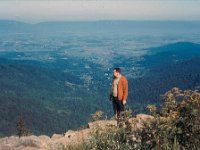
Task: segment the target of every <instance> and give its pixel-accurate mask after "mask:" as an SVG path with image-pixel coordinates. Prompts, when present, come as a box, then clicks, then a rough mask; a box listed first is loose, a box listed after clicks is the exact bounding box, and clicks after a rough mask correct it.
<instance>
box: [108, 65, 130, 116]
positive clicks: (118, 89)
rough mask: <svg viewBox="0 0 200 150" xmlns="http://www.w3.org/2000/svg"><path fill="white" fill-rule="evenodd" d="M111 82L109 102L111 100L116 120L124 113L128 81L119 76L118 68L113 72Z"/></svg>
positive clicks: (119, 70)
mask: <svg viewBox="0 0 200 150" xmlns="http://www.w3.org/2000/svg"><path fill="white" fill-rule="evenodd" d="M113 75H114V78H113V81H112V88H111V94H110V100H113V109H114V113H115V115H116V117H117V118H119V117H120V114H121V113H122V112H123V111H124V106H125V104H126V100H127V97H128V81H127V79H126V77H124V76H123V75H122V74H121V69H120V68H115V69H114V71H113Z"/></svg>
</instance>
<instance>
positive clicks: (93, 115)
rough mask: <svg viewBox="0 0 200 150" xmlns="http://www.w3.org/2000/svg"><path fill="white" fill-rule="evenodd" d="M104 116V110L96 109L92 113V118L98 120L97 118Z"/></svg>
mask: <svg viewBox="0 0 200 150" xmlns="http://www.w3.org/2000/svg"><path fill="white" fill-rule="evenodd" d="M102 117H103V112H102V111H96V112H95V113H94V114H92V116H91V120H92V121H97V120H100V119H102Z"/></svg>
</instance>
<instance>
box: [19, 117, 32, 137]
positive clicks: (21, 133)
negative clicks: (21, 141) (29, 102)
mask: <svg viewBox="0 0 200 150" xmlns="http://www.w3.org/2000/svg"><path fill="white" fill-rule="evenodd" d="M29 134H30V132H29V131H28V129H27V128H26V124H25V118H24V116H23V115H22V114H21V115H20V117H19V121H18V123H17V135H18V136H19V137H22V136H28V135H29Z"/></svg>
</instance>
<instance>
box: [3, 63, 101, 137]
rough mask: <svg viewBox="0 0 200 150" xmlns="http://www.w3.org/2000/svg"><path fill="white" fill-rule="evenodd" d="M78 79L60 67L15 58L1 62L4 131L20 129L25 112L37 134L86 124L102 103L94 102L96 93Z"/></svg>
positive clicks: (27, 122) (4, 132) (8, 133)
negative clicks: (85, 88)
mask: <svg viewBox="0 0 200 150" xmlns="http://www.w3.org/2000/svg"><path fill="white" fill-rule="evenodd" d="M4 62H5V60H4ZM72 79H73V81H75V83H73V82H72ZM78 80H79V79H76V77H74V76H72V75H70V74H66V73H60V72H59V71H58V70H49V69H44V68H39V67H35V66H32V65H25V64H16V63H14V62H13V61H12V63H11V62H9V61H6V63H4V64H1V65H0V85H1V86H0V91H1V92H0V104H1V105H0V118H1V120H0V133H1V135H10V134H14V133H16V124H17V121H18V119H19V117H20V115H21V114H22V115H24V117H25V122H26V124H27V127H28V128H29V130H30V131H31V132H33V133H35V134H41V133H45V134H52V133H62V132H64V131H65V130H69V129H77V128H79V127H81V125H85V123H87V121H88V119H89V117H88V116H90V114H91V112H95V111H96V109H97V106H98V103H94V102H92V101H94V100H93V99H92V97H94V96H92V95H93V94H92V93H89V92H88V91H87V90H84V88H83V87H82V85H81V84H80V85H78V84H76V81H78ZM84 97H85V98H87V101H86V100H85V99H83V98H84Z"/></svg>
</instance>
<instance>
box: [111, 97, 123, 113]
mask: <svg viewBox="0 0 200 150" xmlns="http://www.w3.org/2000/svg"><path fill="white" fill-rule="evenodd" d="M113 110H114V113H115V115H116V114H117V116H119V115H120V113H121V112H123V111H124V104H123V101H122V100H118V98H117V97H113Z"/></svg>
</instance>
